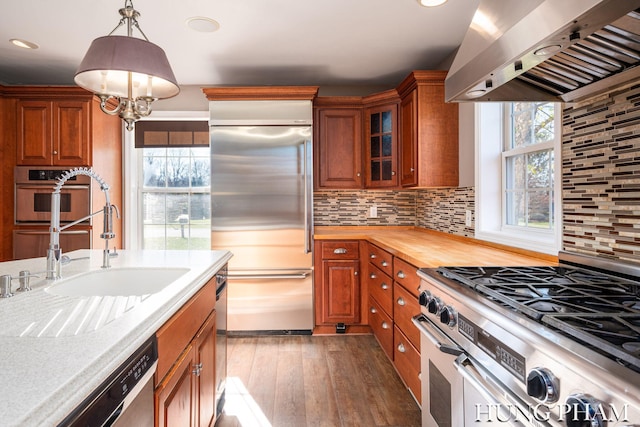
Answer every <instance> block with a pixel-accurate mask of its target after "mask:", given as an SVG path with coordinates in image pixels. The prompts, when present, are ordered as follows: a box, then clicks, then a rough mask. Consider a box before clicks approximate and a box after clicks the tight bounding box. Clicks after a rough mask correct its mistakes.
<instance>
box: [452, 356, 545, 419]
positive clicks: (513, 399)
mask: <svg viewBox="0 0 640 427" xmlns="http://www.w3.org/2000/svg"><path fill="white" fill-rule="evenodd" d="M453 364H454V366H455V367H456V369H457V370H458V372H459V373H460V375H462V377H463V378H464V380H465V381H468V382H469V383H470V384H471V386H472V387H473V388H475V389H476V390H477V391H478V392H479V393H480V394H481V395H482V396H483V397H484V398H485V399H487V403H489V404H492V405H499V407H500V408H514V407H515V408H517V410H518V411H520V412H521V413H522V414H528V415H527V416H518V417H517V419H518V421H520V422H522V425H523V426H526V427H529V426H530V427H534V426H546V425H548V423H546V422H544V420H543V419H542V418H545V417H546V415H544V414H539V415H538V416H536V413H533V414H532V413H531V410H530V409H529V406H528V405H527V404H526V403H523V402H522V400H521V399H520V398H519V397H518V396H516V395H514V394H513V393H512V392H511V391H509V390H508V389H506V388H505V387H503V386H502V385H501V384H499V383H498V381H497V380H492V379H491V374H490V373H488V372H486V371H484V369H481V368H479V367H477V366H476V365H475V364H474V363H473V361H472V360H471V359H470V358H469V357H468V356H467V355H466V354H463V355H461V356H460V357H458V358H457V359H456V360H455V361H454V362H453ZM514 416H517V414H514V413H512V410H511V409H509V413H508V414H506V415H503V417H502V418H503V419H506V418H511V417H514ZM527 417H530V418H532V419H533V420H535V424H533V423H531V424H530V423H528V422H527ZM538 418H541V419H538Z"/></svg>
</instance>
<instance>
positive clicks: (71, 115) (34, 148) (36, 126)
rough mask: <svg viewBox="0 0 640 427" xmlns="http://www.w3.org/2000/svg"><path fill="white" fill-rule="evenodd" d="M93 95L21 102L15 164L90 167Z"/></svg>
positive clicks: (23, 100)
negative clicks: (90, 117)
mask: <svg viewBox="0 0 640 427" xmlns="http://www.w3.org/2000/svg"><path fill="white" fill-rule="evenodd" d="M90 107H91V95H88V94H87V95H85V96H82V97H79V99H69V100H53V99H46V98H44V99H19V100H18V102H17V108H18V110H17V119H18V120H17V126H18V129H17V137H18V140H17V158H16V164H18V165H29V166H35V165H38V166H89V165H91V132H90V119H89V116H90V110H91V108H90Z"/></svg>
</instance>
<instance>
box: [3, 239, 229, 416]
mask: <svg viewBox="0 0 640 427" xmlns="http://www.w3.org/2000/svg"><path fill="white" fill-rule="evenodd" d="M67 255H68V256H69V257H70V258H71V259H72V261H71V262H70V263H69V264H67V265H65V266H63V268H62V276H63V278H62V279H60V280H58V281H56V282H53V281H47V280H44V279H43V277H44V274H42V273H41V272H42V271H43V270H44V267H45V265H46V261H45V259H44V258H34V259H28V260H19V261H10V262H4V263H0V274H2V275H11V276H12V277H17V276H18V274H19V272H20V271H23V270H28V271H30V272H31V273H32V274H38V275H39V276H40V278H36V277H34V278H32V279H31V287H32V289H33V290H31V291H28V292H15V289H16V288H17V287H18V283H17V280H14V281H13V286H12V288H13V290H14V296H13V297H10V298H2V299H0V324H2V325H3V326H2V327H1V328H0V348H2V351H1V354H2V360H3V366H2V370H1V371H0V396H2V397H3V409H2V411H1V412H0V425H1V426H21V427H22V426H55V425H57V424H58V423H59V422H60V421H62V419H63V418H64V417H65V416H66V415H67V414H69V413H70V412H71V411H73V409H74V408H75V407H76V406H78V405H79V404H80V403H81V402H82V401H83V399H84V398H85V397H87V396H88V395H89V394H91V392H92V391H93V390H94V389H96V388H97V387H98V386H99V385H100V384H101V383H102V382H103V381H104V380H105V379H106V378H107V377H108V376H109V375H110V374H111V373H112V372H113V371H114V370H115V369H116V368H118V367H119V366H120V365H121V364H122V363H123V362H124V361H125V360H126V359H127V358H128V357H129V356H130V355H131V354H132V353H133V352H134V351H135V350H136V349H137V348H138V347H139V346H140V345H142V344H143V343H144V342H145V341H146V340H147V339H149V338H150V337H151V336H153V335H154V334H155V333H156V331H157V330H158V329H159V328H160V327H161V326H162V325H163V324H164V323H165V322H166V321H167V320H168V319H170V318H171V317H172V315H174V314H175V313H176V312H177V311H178V310H179V309H180V308H181V307H182V306H183V305H184V304H185V303H186V302H187V301H189V299H190V298H191V297H192V296H194V295H195V294H196V293H197V292H198V290H199V289H200V288H202V287H203V286H204V285H205V284H206V283H207V282H208V281H209V280H210V279H211V278H212V277H213V276H214V275H215V274H216V273H217V272H218V270H220V269H221V268H222V267H223V266H224V265H225V264H226V263H227V262H228V260H229V259H230V258H231V256H232V254H231V253H230V252H228V251H127V250H123V251H120V252H118V256H116V257H114V258H112V259H111V266H112V269H114V270H115V269H120V268H121V269H138V268H150V269H157V270H161V269H165V268H182V269H185V273H184V274H183V275H182V276H180V277H178V278H177V279H175V280H172V281H171V283H169V284H168V285H167V286H166V287H164V288H162V289H161V290H160V291H158V292H156V293H152V294H147V295H142V296H135V297H122V296H106V297H86V296H85V297H83V296H64V295H58V294H52V293H50V292H48V291H46V289H47V288H48V287H49V286H51V285H52V284H57V283H63V281H64V280H65V279H70V278H72V277H74V276H78V275H82V274H85V273H87V272H90V271H91V272H93V271H100V270H101V268H100V267H101V265H102V251H101V250H79V251H74V252H70V253H68V254H67ZM87 298H94V299H96V298H97V301H96V302H95V303H96V304H104V303H105V300H109V299H111V301H109V304H112V305H113V306H118V307H120V308H119V309H117V310H110V311H109V313H108V314H107V316H106V319H107V320H106V321H104V320H103V321H101V322H94V325H96V326H95V327H94V328H92V329H87V328H78V329H75V328H68V327H58V328H55V329H52V328H51V327H48V326H47V325H49V324H54V325H55V324H57V323H56V321H54V318H55V317H56V316H58V314H57V313H68V312H69V311H68V307H70V306H81V305H82V304H83V300H86V299H87ZM69 318H70V319H71V316H70V317H69ZM48 319H49V321H48Z"/></svg>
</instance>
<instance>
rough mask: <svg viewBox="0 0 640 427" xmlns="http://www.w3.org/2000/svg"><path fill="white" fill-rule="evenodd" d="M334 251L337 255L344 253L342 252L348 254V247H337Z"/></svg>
mask: <svg viewBox="0 0 640 427" xmlns="http://www.w3.org/2000/svg"><path fill="white" fill-rule="evenodd" d="M333 253H334V254H336V255H342V254H346V253H347V249H346V248H336V249H334V250H333Z"/></svg>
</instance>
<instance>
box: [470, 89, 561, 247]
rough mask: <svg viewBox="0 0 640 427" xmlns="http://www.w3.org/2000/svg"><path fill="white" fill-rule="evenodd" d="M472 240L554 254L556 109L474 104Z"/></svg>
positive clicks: (544, 105)
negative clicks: (473, 211)
mask: <svg viewBox="0 0 640 427" xmlns="http://www.w3.org/2000/svg"><path fill="white" fill-rule="evenodd" d="M475 120H476V130H477V132H476V136H477V137H476V237H478V238H480V239H483V240H488V241H493V242H497V243H503V244H507V245H510V246H517V247H521V248H524V249H530V250H535V251H539V252H544V253H551V254H556V253H557V251H558V249H559V248H560V242H561V230H560V227H558V226H557V224H556V223H557V222H558V221H557V218H559V217H560V211H559V210H560V203H559V200H560V187H559V180H558V179H554V171H556V170H559V156H558V155H555V154H554V153H559V150H560V137H561V135H560V132H559V129H560V106H559V104H553V103H547V102H541V103H525V102H516V103H479V104H477V105H476V117H475Z"/></svg>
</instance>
